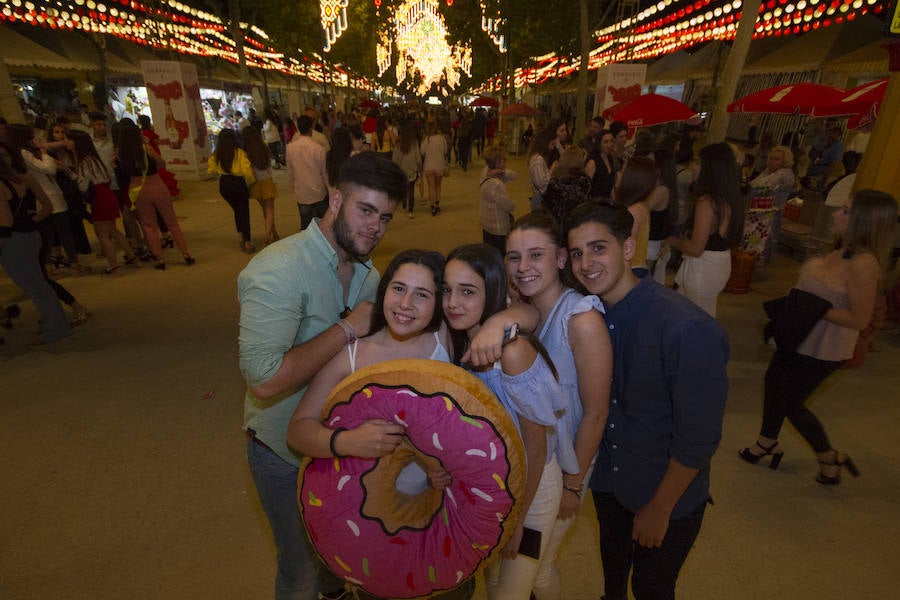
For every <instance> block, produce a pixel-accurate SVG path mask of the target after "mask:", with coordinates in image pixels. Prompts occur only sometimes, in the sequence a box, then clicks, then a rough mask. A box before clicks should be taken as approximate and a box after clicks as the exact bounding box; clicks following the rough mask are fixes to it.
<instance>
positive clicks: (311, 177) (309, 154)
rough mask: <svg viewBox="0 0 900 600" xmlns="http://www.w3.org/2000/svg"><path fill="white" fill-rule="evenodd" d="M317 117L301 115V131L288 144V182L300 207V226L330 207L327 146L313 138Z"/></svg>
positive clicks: (286, 158)
mask: <svg viewBox="0 0 900 600" xmlns="http://www.w3.org/2000/svg"><path fill="white" fill-rule="evenodd" d="M312 131H313V120H312V119H311V118H310V117H309V116H307V115H303V116H302V117H300V118H298V119H297V135H295V136H294V139H293V140H291V143H290V144H288V145H287V149H286V151H285V162H286V163H287V172H288V182H289V183H290V186H291V190H292V191H293V192H294V197H295V198H296V199H297V207H298V208H299V210H300V230H301V231H302V230H304V229H306V227H307V225H309V224H310V223H311V222H312V220H313V217H322V216H324V215H325V211H326V210H327V209H328V175H327V173H326V171H325V149H324V148H323V147H322V146H320V145H319V144H317V143H316V142H315V141H314V140H313V138H312Z"/></svg>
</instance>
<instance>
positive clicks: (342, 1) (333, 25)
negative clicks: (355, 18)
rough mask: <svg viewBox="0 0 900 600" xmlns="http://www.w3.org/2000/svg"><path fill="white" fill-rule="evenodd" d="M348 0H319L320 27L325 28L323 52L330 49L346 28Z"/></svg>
mask: <svg viewBox="0 0 900 600" xmlns="http://www.w3.org/2000/svg"><path fill="white" fill-rule="evenodd" d="M347 2H348V0H319V12H320V14H321V16H322V29H324V30H325V52H328V51H329V50H331V45H332V44H334V43H335V42H336V41H337V39H338V38H339V37H341V34H342V33H344V30H345V29H347Z"/></svg>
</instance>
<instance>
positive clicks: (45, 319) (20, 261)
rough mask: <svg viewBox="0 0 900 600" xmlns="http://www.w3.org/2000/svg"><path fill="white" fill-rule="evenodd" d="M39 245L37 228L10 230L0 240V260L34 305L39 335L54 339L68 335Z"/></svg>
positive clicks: (46, 339)
mask: <svg viewBox="0 0 900 600" xmlns="http://www.w3.org/2000/svg"><path fill="white" fill-rule="evenodd" d="M40 249H41V236H40V234H38V232H36V231H32V232H30V233H18V232H13V234H12V236H11V237H9V238H6V239H4V240H2V241H0V264H2V265H3V269H4V270H5V271H6V274H7V275H9V278H10V279H11V280H12V282H13V283H14V284H16V285H17V286H18V287H19V288H20V289H21V290H22V291H23V292H24V293H25V295H26V296H28V298H29V299H30V300H31V301H32V302H34V305H35V306H36V307H37V309H38V312H39V313H40V315H41V321H42V323H43V333H42V334H41V339H42V340H43V341H45V342H56V341H58V340H61V339H62V338H64V337H66V336H67V335H69V321H68V320H67V319H66V313H65V311H63V308H62V306H61V305H60V303H59V300H58V299H57V297H56V293H55V292H54V291H53V289H52V288H51V287H50V284H48V283H47V280H46V279H44V273H43V271H42V269H41V264H40V262H39V260H38V253H39V252H40Z"/></svg>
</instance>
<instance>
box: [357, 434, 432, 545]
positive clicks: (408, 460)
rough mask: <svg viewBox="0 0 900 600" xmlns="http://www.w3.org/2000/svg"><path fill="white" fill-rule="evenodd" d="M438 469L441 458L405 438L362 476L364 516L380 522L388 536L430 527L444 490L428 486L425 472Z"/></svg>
mask: <svg viewBox="0 0 900 600" xmlns="http://www.w3.org/2000/svg"><path fill="white" fill-rule="evenodd" d="M437 468H440V461H438V460H437V459H436V458H434V457H432V456H428V455H427V454H424V453H423V452H422V451H420V450H419V449H418V448H416V447H415V446H414V445H413V444H412V443H410V441H409V440H408V439H404V440H403V442H402V443H401V444H400V445H399V446H397V448H396V450H394V451H393V452H392V453H391V454H388V455H387V456H383V457H382V458H380V459H379V460H378V462H377V463H376V464H375V466H374V467H373V468H372V469H371V470H370V471H368V472H367V473H365V474H364V475H363V476H362V480H361V481H362V487H363V492H364V494H365V499H364V500H363V505H362V515H363V516H364V517H367V518H369V519H374V520H376V521H378V522H379V523H380V524H381V526H382V528H383V529H384V531H385V532H386V533H387V534H388V535H396V534H397V532H399V531H400V530H402V529H419V530H423V529H427V528H428V527H429V526H430V525H431V522H432V520H433V519H434V517H435V515H437V513H438V511H439V510H440V509H441V505H442V504H443V500H444V494H443V492H442V491H440V490H436V489H434V488H433V487H431V486H429V485H428V477H427V475H426V473H427V472H428V471H430V470H433V469H437Z"/></svg>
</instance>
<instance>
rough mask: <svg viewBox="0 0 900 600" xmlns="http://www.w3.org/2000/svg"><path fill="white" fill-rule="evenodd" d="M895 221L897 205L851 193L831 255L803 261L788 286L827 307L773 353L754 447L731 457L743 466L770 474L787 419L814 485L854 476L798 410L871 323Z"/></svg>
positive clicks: (872, 193) (876, 195) (868, 193)
mask: <svg viewBox="0 0 900 600" xmlns="http://www.w3.org/2000/svg"><path fill="white" fill-rule="evenodd" d="M896 222H897V201H896V200H895V199H894V198H893V196H891V195H890V194H886V193H884V192H879V191H876V190H859V191H857V192H856V193H855V194H853V196H852V197H851V198H848V199H847V201H846V202H845V203H844V205H843V206H841V207H840V208H838V209H837V210H836V211H835V212H834V215H833V216H832V224H831V231H832V233H834V234H835V235H837V236H838V242H837V244H836V245H835V249H834V250H833V251H832V252H831V253H830V254H828V255H826V256H824V257H817V258H813V259H810V260H809V261H807V262H806V263H805V264H804V265H803V266H802V267H801V268H800V278H799V279H798V281H797V284H796V285H795V286H794V287H795V289H797V290H800V291H802V292H806V293H808V294H812V295H814V296H817V297H818V298H820V299H824V300H825V301H827V302H830V303H831V308H827V309H826V311H825V313H824V315H825V316H824V317H823V318H822V319H820V320H819V321H817V322H816V323H815V325H813V327H812V329H811V331H810V332H809V334H808V335H806V336H805V337H804V339H803V340H802V341H801V342H800V343H799V345H798V346H797V347H796V348H783V347H779V348H778V349H777V350H776V351H775V354H774V355H773V356H772V360H771V362H769V368H768V369H767V370H766V378H765V398H764V401H763V420H762V427H761V428H760V431H759V437H758V438H757V439H756V441H755V442H754V443H753V445H751V446H748V447H747V448H743V449H742V450H740V451H739V452H738V455H739V456H740V457H741V458H742V459H743V460H744V461H746V462H748V463H751V464H756V463H758V462H759V461H760V459H762V458H764V457H766V456H771V457H772V458H771V460H770V462H769V468H771V469H777V468H778V465H779V464H780V463H781V459H782V457H783V456H784V451H783V450H782V449H781V448H779V446H778V435H779V433H780V432H781V426H782V424H783V423H784V419H785V418H787V419H788V420H790V422H791V424H792V425H793V426H794V427H796V428H797V431H798V432H800V435H802V436H803V438H804V439H805V440H806V441H807V443H809V445H810V446H812V449H813V451H814V452H815V453H816V459H817V460H818V461H819V473H818V474H817V475H816V481H817V482H819V483H820V484H822V485H837V484H839V483H840V482H841V470H842V469H843V468H844V467H847V470H848V471H850V474H851V475H853V476H854V477H858V476H859V470H858V469H857V468H856V465H855V464H854V462H853V461H852V460H851V459H850V457H849V456H848V455H847V454H844V453H843V452H838V451H837V450H835V449H834V448H833V447H832V446H831V442H830V441H829V440H828V436H827V434H826V433H825V429H824V428H823V427H822V424H821V423H820V422H819V420H818V419H817V418H816V416H815V415H814V414H813V413H812V412H810V411H809V409H808V408H806V407H805V406H804V404H805V402H806V399H807V398H809V397H810V396H811V395H812V394H813V392H815V391H816V389H818V388H819V386H821V385H822V383H823V382H824V381H825V380H826V379H828V377H829V376H830V375H831V374H832V373H834V372H835V371H836V370H837V369H838V368H839V367H840V366H841V364H842V363H843V361H845V360H847V359H849V358H851V357H852V356H853V350H854V348H855V347H856V340H857V338H858V337H859V332H860V331H861V330H863V329H865V328H866V326H868V324H869V321H870V320H871V318H872V312H873V310H874V307H875V298H876V296H877V295H878V284H879V281H880V280H881V275H882V273H883V272H884V270H885V267H886V266H887V264H888V254H889V253H890V249H891V242H892V239H893V230H894V225H895V224H896Z"/></svg>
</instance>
